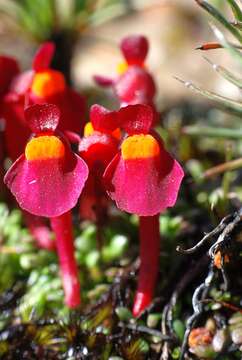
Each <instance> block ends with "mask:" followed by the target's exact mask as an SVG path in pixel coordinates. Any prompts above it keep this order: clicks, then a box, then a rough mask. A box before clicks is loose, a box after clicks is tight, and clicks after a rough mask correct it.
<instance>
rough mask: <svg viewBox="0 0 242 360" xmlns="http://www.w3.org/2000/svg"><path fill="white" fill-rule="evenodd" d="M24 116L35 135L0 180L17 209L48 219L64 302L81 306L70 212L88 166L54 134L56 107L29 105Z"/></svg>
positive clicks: (57, 133)
mask: <svg viewBox="0 0 242 360" xmlns="http://www.w3.org/2000/svg"><path fill="white" fill-rule="evenodd" d="M25 117H26V121H27V123H28V124H29V127H30V129H31V131H32V132H34V134H35V135H34V136H33V137H32V138H31V139H30V140H29V142H28V143H27V145H26V147H25V153H24V154H23V155H21V156H20V158H18V160H16V162H15V163H14V164H13V165H12V166H11V168H10V169H9V170H8V172H7V174H6V175H5V178H4V181H5V183H6V185H7V186H8V187H9V189H10V190H11V192H12V193H13V195H14V196H15V197H16V200H17V202H18V203H19V205H20V207H21V208H22V209H24V210H27V211H28V212H30V213H31V214H34V215H37V216H44V217H48V218H50V221H51V226H52V228H53V230H54V232H55V234H56V247H57V251H58V254H59V259H60V266H61V271H62V280H63V286H64V291H65V301H66V304H67V305H68V306H69V307H76V306H78V305H79V303H80V285H79V280H78V271H77V265H76V262H75V258H74V247H73V234H72V226H71V214H70V210H71V209H72V208H73V207H74V206H75V205H76V203H77V200H78V198H79V196H80V194H81V192H82V189H83V187H84V184H85V181H86V179H87V177H88V167H87V165H86V164H85V162H84V161H83V160H82V159H81V158H80V157H79V156H77V155H75V154H74V153H73V152H72V150H71V148H70V146H69V144H68V142H67V141H66V139H65V138H64V137H63V136H62V135H61V134H60V133H59V132H57V131H56V128H57V126H58V121H59V118H60V112H59V110H58V108H57V107H56V106H55V105H52V104H45V105H38V104H36V105H33V106H31V107H29V108H27V109H26V110H25Z"/></svg>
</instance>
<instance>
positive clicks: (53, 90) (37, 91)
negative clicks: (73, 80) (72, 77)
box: [31, 69, 66, 97]
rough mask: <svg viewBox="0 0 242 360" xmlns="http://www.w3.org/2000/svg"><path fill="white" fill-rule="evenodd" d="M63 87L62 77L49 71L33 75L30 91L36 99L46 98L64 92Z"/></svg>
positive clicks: (56, 72) (58, 72) (57, 72)
mask: <svg viewBox="0 0 242 360" xmlns="http://www.w3.org/2000/svg"><path fill="white" fill-rule="evenodd" d="M65 87H66V82H65V78H64V75H63V74H62V73H61V72H60V71H56V70H51V69H49V70H45V71H40V72H37V73H36V74H35V76H34V79H33V83H32V86H31V90H32V92H33V93H34V95H36V96H38V97H48V96H52V95H55V94H57V93H60V92H62V91H64V90H65Z"/></svg>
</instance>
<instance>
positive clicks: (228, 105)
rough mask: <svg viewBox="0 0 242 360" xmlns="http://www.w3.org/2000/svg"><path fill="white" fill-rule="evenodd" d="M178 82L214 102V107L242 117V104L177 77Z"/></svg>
mask: <svg viewBox="0 0 242 360" xmlns="http://www.w3.org/2000/svg"><path fill="white" fill-rule="evenodd" d="M175 79H176V80H178V81H180V82H181V83H182V84H184V85H185V86H186V87H187V88H188V89H191V90H193V91H195V92H197V93H198V94H200V95H202V96H204V97H206V98H208V99H210V100H212V101H213V103H214V105H215V106H216V107H218V108H220V109H222V110H224V111H226V112H228V113H230V114H233V115H236V116H239V117H241V115H242V103H240V102H238V101H234V100H232V99H229V98H226V97H225V96H221V95H217V94H215V93H214V92H212V91H208V90H204V89H201V88H200V87H199V86H197V85H195V84H193V83H192V82H190V81H184V80H181V79H179V78H177V77H175Z"/></svg>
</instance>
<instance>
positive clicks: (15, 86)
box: [10, 70, 34, 95]
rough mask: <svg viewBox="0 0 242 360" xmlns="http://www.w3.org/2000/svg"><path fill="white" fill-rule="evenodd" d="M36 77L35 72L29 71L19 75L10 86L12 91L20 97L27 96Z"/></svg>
mask: <svg viewBox="0 0 242 360" xmlns="http://www.w3.org/2000/svg"><path fill="white" fill-rule="evenodd" d="M33 77H34V71H33V70H28V71H24V72H23V73H21V74H18V75H17V76H16V77H15V78H14V79H13V81H12V83H11V85H10V91H11V92H14V93H15V94H18V95H25V93H26V92H27V91H28V90H29V88H30V86H31V84H32V81H33Z"/></svg>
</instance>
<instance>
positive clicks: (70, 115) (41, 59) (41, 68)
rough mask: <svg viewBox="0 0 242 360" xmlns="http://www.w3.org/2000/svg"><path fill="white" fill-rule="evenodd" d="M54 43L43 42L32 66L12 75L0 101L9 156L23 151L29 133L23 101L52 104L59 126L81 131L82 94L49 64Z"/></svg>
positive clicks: (63, 130)
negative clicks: (58, 114)
mask: <svg viewBox="0 0 242 360" xmlns="http://www.w3.org/2000/svg"><path fill="white" fill-rule="evenodd" d="M54 51H55V46H54V44H53V43H52V42H46V43H43V44H42V45H41V47H40V48H39V49H38V51H37V53H36V55H35V57H34V59H33V63H32V69H31V70H28V71H26V72H23V73H20V74H18V75H17V76H15V77H14V78H13V79H12V82H11V84H10V87H9V89H8V92H7V93H6V94H5V96H4V99H3V101H2V104H1V108H2V116H3V118H4V120H5V123H6V128H5V144H6V149H7V152H8V156H9V157H10V158H11V160H13V161H15V160H16V158H17V157H18V156H19V155H20V154H21V153H22V152H23V149H24V145H25V143H26V141H27V140H28V137H29V136H30V130H29V127H28V124H26V121H25V117H24V108H25V106H26V104H28V105H33V104H45V103H51V104H55V105H57V106H58V107H59V109H60V119H59V123H58V130H61V131H62V132H65V131H66V130H68V131H73V132H77V133H80V132H81V131H82V130H83V127H84V123H83V121H81V120H82V117H83V116H84V114H85V110H86V101H85V98H84V97H83V96H81V95H80V94H78V93H77V92H76V91H75V90H73V89H72V88H70V87H69V86H68V85H67V84H66V81H65V77H64V75H63V74H62V73H61V72H60V71H57V70H54V69H52V68H51V67H50V65H51V60H52V57H53V55H54Z"/></svg>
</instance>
